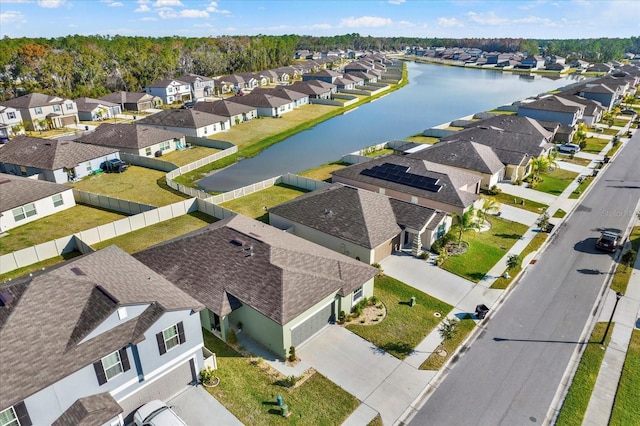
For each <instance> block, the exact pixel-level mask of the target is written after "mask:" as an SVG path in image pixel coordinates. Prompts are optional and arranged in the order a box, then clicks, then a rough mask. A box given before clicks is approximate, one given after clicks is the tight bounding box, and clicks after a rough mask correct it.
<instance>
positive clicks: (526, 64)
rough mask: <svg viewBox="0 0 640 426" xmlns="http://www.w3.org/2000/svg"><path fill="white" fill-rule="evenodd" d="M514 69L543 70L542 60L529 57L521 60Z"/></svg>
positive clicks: (532, 56) (537, 57) (539, 57)
mask: <svg viewBox="0 0 640 426" xmlns="http://www.w3.org/2000/svg"><path fill="white" fill-rule="evenodd" d="M516 68H525V69H531V70H537V69H542V68H544V58H543V57H542V56H538V55H529V56H527V57H526V58H522V60H521V61H520V65H518V66H517V67H516Z"/></svg>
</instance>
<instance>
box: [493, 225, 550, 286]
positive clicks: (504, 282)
mask: <svg viewBox="0 0 640 426" xmlns="http://www.w3.org/2000/svg"><path fill="white" fill-rule="evenodd" d="M554 217H555V215H554ZM548 236H549V234H547V233H546V232H538V233H537V234H536V235H535V236H534V237H533V239H532V240H531V241H530V242H529V244H527V246H526V247H525V248H524V250H522V253H520V258H521V259H522V260H523V261H524V258H525V257H527V255H529V254H530V253H533V252H534V251H536V250H538V249H539V248H540V247H542V244H544V242H545V241H546V240H547V237H548ZM521 270H522V266H519V267H517V268H515V269H512V270H511V271H510V272H509V278H504V277H503V276H501V277H500V278H498V279H497V280H495V281H494V283H493V284H492V285H491V288H493V289H497V290H504V289H506V288H507V287H509V284H511V282H512V281H513V279H514V278H515V277H516V275H518V274H519V273H520V271H521Z"/></svg>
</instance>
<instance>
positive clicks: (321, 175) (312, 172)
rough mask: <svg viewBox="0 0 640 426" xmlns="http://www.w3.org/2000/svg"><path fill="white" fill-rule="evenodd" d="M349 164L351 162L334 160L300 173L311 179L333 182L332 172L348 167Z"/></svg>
mask: <svg viewBox="0 0 640 426" xmlns="http://www.w3.org/2000/svg"><path fill="white" fill-rule="evenodd" d="M348 166H350V164H347V163H343V162H341V161H334V162H332V163H328V164H323V165H322V166H320V167H315V168H313V169H309V170H305V171H304V172H301V173H298V174H299V175H300V176H304V177H308V178H310V179H315V180H322V181H325V182H331V172H334V171H336V170H340V169H344V168H345V167H348Z"/></svg>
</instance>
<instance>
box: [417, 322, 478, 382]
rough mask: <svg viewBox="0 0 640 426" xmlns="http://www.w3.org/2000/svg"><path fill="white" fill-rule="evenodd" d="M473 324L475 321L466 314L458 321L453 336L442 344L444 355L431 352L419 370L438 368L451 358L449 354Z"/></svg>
mask: <svg viewBox="0 0 640 426" xmlns="http://www.w3.org/2000/svg"><path fill="white" fill-rule="evenodd" d="M475 326H476V322H475V321H474V320H473V318H472V317H471V316H470V315H469V314H467V316H466V317H465V318H463V319H461V320H460V322H459V323H458V327H457V328H456V333H455V334H454V336H453V338H452V339H451V340H448V341H447V343H445V344H444V350H445V351H446V352H447V354H446V356H441V355H438V354H437V353H436V352H433V353H432V354H431V355H429V358H427V359H426V360H425V361H424V362H423V363H422V365H421V366H420V370H440V369H441V368H442V366H443V365H444V364H445V363H446V362H447V361H448V360H449V358H451V355H453V353H454V352H455V350H456V349H457V348H458V346H460V345H461V344H462V342H463V341H464V340H465V339H466V338H467V336H469V334H471V332H472V331H473V329H474V328H475Z"/></svg>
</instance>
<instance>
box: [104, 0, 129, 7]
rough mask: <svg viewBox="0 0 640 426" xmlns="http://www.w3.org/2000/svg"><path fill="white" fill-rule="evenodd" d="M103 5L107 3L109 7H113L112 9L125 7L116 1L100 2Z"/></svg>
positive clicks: (106, 0) (105, 0)
mask: <svg viewBox="0 0 640 426" xmlns="http://www.w3.org/2000/svg"><path fill="white" fill-rule="evenodd" d="M100 1H101V2H102V3H106V4H107V6H111V7H120V6H124V4H123V3H121V2H119V1H115V0H100Z"/></svg>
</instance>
